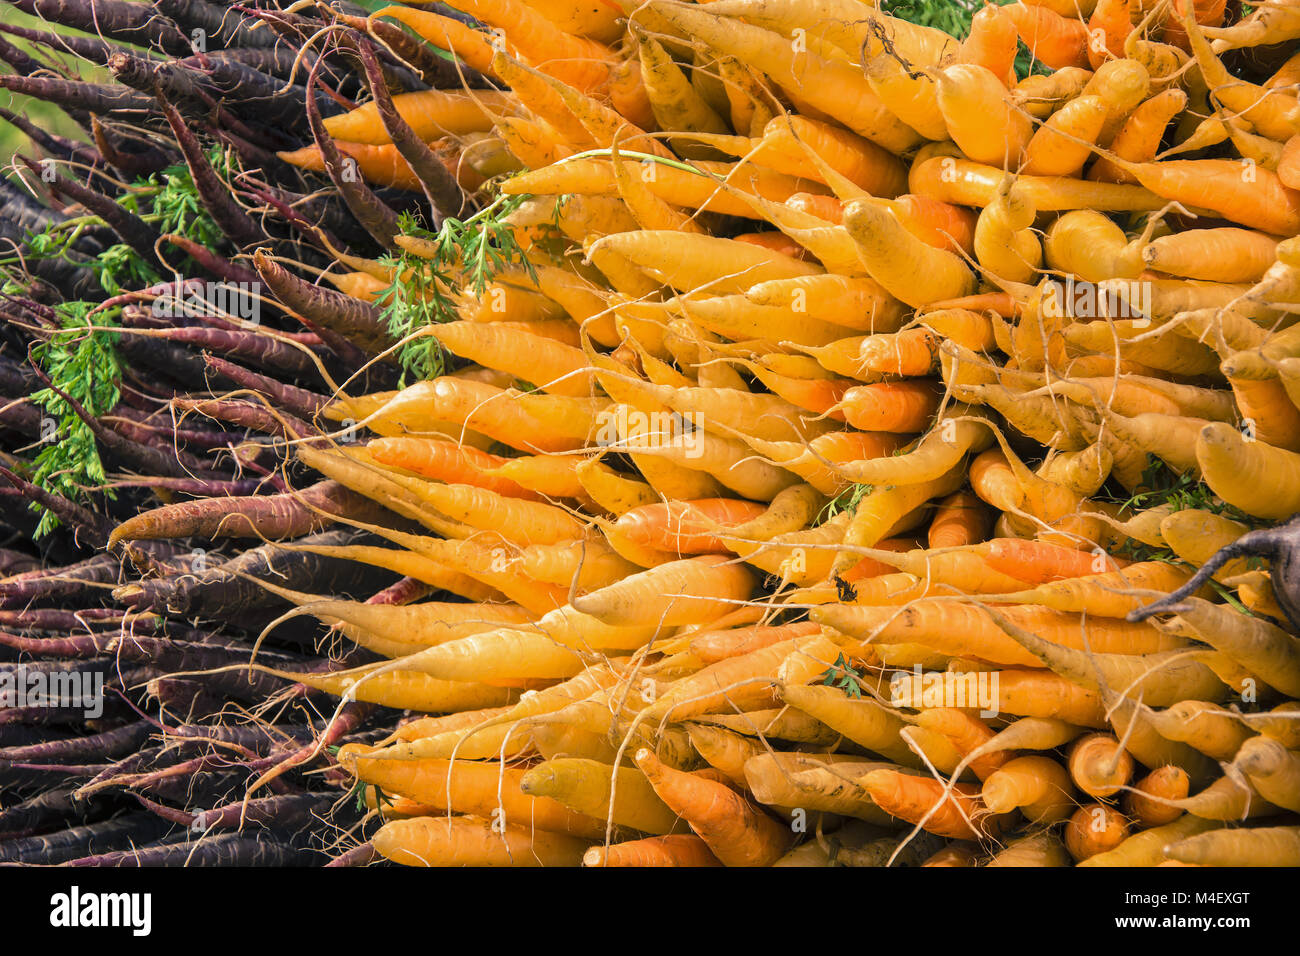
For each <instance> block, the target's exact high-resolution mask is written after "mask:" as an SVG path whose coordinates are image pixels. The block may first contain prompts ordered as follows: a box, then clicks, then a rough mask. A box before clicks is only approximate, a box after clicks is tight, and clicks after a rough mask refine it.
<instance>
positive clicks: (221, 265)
mask: <svg viewBox="0 0 1300 956" xmlns="http://www.w3.org/2000/svg"><path fill="white" fill-rule="evenodd" d="M163 238H164V239H166V240H167V241H168V242H170V243H171V244H172V245H173V246H175V247H176V248H178V249H180V250H181V251H182V252H184V253H185V254H186V255H187V256H189V257H190V258H191V259H193V260H194V261H195V262H197V263H198V264H199V267H200V268H202V269H204V270H205V271H207V272H210V273H211V274H212V275H214V276H216V277H217V278H218V279H221V280H222V281H223V282H234V283H237V284H243V285H247V286H256V285H258V284H259V283H258V278H257V273H256V272H253V271H252V270H251V269H246V268H244V267H243V266H241V265H238V264H236V263H234V262H231V261H230V260H229V259H226V258H225V257H223V256H219V255H217V254H216V253H215V252H213V251H212V250H211V249H209V248H207V247H206V246H201V245H199V244H198V243H197V242H195V241H194V240H193V239H187V238H185V237H184V236H177V235H175V234H168V235H166V236H163Z"/></svg>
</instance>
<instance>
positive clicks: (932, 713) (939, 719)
mask: <svg viewBox="0 0 1300 956" xmlns="http://www.w3.org/2000/svg"><path fill="white" fill-rule="evenodd" d="M916 722H917V724H918V725H920V726H921V727H924V728H926V729H927V730H933V731H935V732H937V733H941V734H943V735H944V736H945V737H947V738H948V739H949V740H950V741H952V743H953V746H955V747H956V748H957V750H958V751H959V752H960V753H961V755H962V759H963V760H965V759H966V758H968V757H970V755H971V754H972V753H975V752H976V751H978V750H979V749H980V747H982V746H983V745H985V744H987V743H988V742H989V741H990V740H992V739H993V738H994V737H995V736H996V734H995V733H994V732H993V731H992V730H991V729H990V728H989V727H988V725H987V724H986V723H985V722H984V721H982V720H980V719H979V718H978V717H975V716H973V715H971V714H969V713H967V712H966V711H964V710H959V709H957V708H956V707H936V708H934V709H931V710H923V711H921V712H920V713H919V714H917V715H916ZM1006 761H1007V755H1006V753H1005V752H1001V751H999V752H995V753H991V754H987V755H984V756H978V757H975V758H974V759H972V760H971V761H970V768H971V770H973V771H974V772H975V776H977V777H979V779H980V780H987V779H988V778H989V777H990V776H991V775H992V774H993V773H994V772H995V771H996V770H997V769H998V768H999V767H1001V766H1002V765H1003V764H1004V763H1006Z"/></svg>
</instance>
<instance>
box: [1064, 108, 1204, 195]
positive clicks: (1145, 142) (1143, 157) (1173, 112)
mask: <svg viewBox="0 0 1300 956" xmlns="http://www.w3.org/2000/svg"><path fill="white" fill-rule="evenodd" d="M1186 108H1187V94H1186V93H1184V92H1183V91H1182V90H1180V89H1178V88H1176V87H1170V88H1169V89H1166V90H1162V91H1161V92H1159V93H1157V94H1155V95H1154V96H1152V97H1151V98H1150V99H1148V100H1146V101H1144V102H1143V103H1142V104H1141V105H1140V106H1138V107H1137V109H1135V110H1134V111H1133V112H1132V113H1131V114H1130V115H1129V117H1128V119H1126V120H1125V121H1124V125H1123V126H1122V127H1120V130H1119V132H1118V133H1116V135H1115V138H1114V139H1113V140H1111V144H1110V149H1111V151H1112V152H1113V153H1115V155H1117V156H1119V157H1120V158H1121V159H1126V160H1128V161H1129V162H1133V163H1149V162H1151V161H1152V160H1154V159H1155V158H1156V153H1158V152H1159V151H1160V140H1161V138H1162V137H1163V136H1164V131H1165V127H1167V126H1168V125H1169V121H1170V120H1172V119H1173V118H1174V117H1175V116H1177V115H1178V114H1179V113H1181V112H1182V111H1183V110H1184V109H1186ZM1087 178H1088V179H1091V180H1095V181H1098V182H1112V183H1136V182H1137V179H1136V178H1135V177H1134V176H1132V175H1130V174H1129V173H1127V172H1125V171H1124V170H1122V169H1120V168H1119V167H1118V166H1116V165H1115V164H1114V163H1112V162H1111V161H1110V160H1109V159H1107V158H1106V157H1105V156H1099V157H1097V160H1096V161H1095V162H1094V163H1093V164H1092V166H1091V167H1090V168H1089V169H1088V177H1087Z"/></svg>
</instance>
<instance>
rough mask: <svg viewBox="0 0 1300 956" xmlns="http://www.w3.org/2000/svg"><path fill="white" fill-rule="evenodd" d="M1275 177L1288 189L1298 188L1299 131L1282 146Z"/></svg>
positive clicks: (1299, 163) (1299, 170)
mask: <svg viewBox="0 0 1300 956" xmlns="http://www.w3.org/2000/svg"><path fill="white" fill-rule="evenodd" d="M1277 178H1278V179H1279V180H1281V182H1282V185H1283V186H1286V187H1287V188H1288V189H1300V133H1297V134H1296V135H1295V136H1292V137H1291V138H1290V139H1288V140H1287V141H1286V144H1285V145H1284V146H1283V147H1282V156H1281V157H1280V158H1279V159H1278V163H1277Z"/></svg>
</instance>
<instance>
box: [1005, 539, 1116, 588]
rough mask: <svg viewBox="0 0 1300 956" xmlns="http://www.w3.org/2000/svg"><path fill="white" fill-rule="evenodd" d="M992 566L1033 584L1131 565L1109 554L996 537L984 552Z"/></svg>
mask: <svg viewBox="0 0 1300 956" xmlns="http://www.w3.org/2000/svg"><path fill="white" fill-rule="evenodd" d="M984 560H985V561H986V562H987V563H988V565H989V567H991V568H993V569H995V570H997V571H1000V572H1002V573H1003V574H1009V575H1011V576H1012V577H1013V578H1019V579H1020V580H1022V581H1027V582H1029V583H1030V584H1035V585H1037V584H1047V583H1048V582H1049V581H1060V580H1062V579H1064V578H1077V577H1083V576H1084V575H1088V574H1105V573H1106V572H1107V571H1118V570H1119V569H1120V568H1122V567H1124V566H1125V565H1126V564H1128V562H1127V561H1119V560H1117V559H1115V558H1112V557H1111V556H1110V555H1108V554H1104V553H1097V554H1094V553H1093V552H1091V551H1078V550H1075V549H1074V548H1063V547H1061V546H1060V545H1057V544H1050V543H1048V542H1046V541H1029V540H1022V539H1020V538H995V539H994V540H993V541H991V542H989V544H988V550H987V551H985V552H984Z"/></svg>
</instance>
